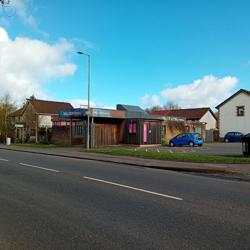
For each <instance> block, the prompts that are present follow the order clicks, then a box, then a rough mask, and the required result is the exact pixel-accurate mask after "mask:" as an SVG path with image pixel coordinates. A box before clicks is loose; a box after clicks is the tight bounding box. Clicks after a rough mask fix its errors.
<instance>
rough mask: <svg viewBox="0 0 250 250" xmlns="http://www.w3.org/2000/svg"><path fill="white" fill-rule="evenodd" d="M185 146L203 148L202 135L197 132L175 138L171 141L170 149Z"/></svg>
mask: <svg viewBox="0 0 250 250" xmlns="http://www.w3.org/2000/svg"><path fill="white" fill-rule="evenodd" d="M184 145H189V146H190V147H194V146H195V145H197V146H202V145H203V140H202V139H201V134H200V133H195V132H189V133H182V134H179V135H177V136H175V137H173V138H172V139H171V140H170V141H169V146H170V147H174V146H184Z"/></svg>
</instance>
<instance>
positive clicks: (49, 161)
mask: <svg viewBox="0 0 250 250" xmlns="http://www.w3.org/2000/svg"><path fill="white" fill-rule="evenodd" d="M173 164H174V163H173ZM0 249H4V250H5V249H7V250H8V249H250V183H249V182H243V181H242V182H239V181H233V180H226V179H216V178H208V177H202V176H196V175H187V174H181V173H175V172H171V171H163V170H154V169H147V168H139V167H132V166H126V165H119V164H111V163H102V162H95V161H87V160H78V159H70V158H60V157H56V156H45V155H37V154H31V153H22V152H14V151H5V150H0Z"/></svg>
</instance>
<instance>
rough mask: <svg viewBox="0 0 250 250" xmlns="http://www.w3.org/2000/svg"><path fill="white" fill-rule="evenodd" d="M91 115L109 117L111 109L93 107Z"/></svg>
mask: <svg viewBox="0 0 250 250" xmlns="http://www.w3.org/2000/svg"><path fill="white" fill-rule="evenodd" d="M93 116H95V117H111V110H107V109H93Z"/></svg>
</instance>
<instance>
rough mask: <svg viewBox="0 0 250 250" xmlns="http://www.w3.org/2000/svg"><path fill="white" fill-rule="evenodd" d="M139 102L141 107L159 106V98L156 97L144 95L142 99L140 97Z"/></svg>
mask: <svg viewBox="0 0 250 250" xmlns="http://www.w3.org/2000/svg"><path fill="white" fill-rule="evenodd" d="M140 101H141V104H142V105H143V107H153V106H159V105H160V97H159V96H157V95H148V94H145V95H144V96H143V97H141V99H140Z"/></svg>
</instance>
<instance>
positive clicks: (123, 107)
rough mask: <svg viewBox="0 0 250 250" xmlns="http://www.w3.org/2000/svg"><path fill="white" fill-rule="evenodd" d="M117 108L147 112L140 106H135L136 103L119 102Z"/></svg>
mask: <svg viewBox="0 0 250 250" xmlns="http://www.w3.org/2000/svg"><path fill="white" fill-rule="evenodd" d="M116 108H117V110H122V111H130V112H143V113H144V112H145V111H144V110H143V109H142V108H140V107H139V106H134V105H124V104H117V105H116Z"/></svg>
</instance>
